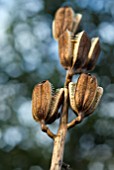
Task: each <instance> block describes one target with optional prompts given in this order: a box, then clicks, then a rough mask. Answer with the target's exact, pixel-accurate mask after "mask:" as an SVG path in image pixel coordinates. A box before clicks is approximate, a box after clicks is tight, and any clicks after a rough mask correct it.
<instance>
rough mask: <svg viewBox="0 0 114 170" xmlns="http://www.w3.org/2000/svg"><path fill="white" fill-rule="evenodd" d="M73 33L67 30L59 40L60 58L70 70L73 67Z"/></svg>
mask: <svg viewBox="0 0 114 170" xmlns="http://www.w3.org/2000/svg"><path fill="white" fill-rule="evenodd" d="M71 38H72V37H71V32H70V31H68V30H66V31H65V32H64V33H63V34H62V35H61V36H60V38H59V41H58V43H59V56H60V63H61V65H62V66H63V67H64V68H65V69H68V68H70V67H71V66H72V50H73V43H72V42H71Z"/></svg>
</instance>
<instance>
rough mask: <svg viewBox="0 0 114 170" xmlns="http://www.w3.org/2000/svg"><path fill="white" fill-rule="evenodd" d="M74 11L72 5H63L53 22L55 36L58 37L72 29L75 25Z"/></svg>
mask: <svg viewBox="0 0 114 170" xmlns="http://www.w3.org/2000/svg"><path fill="white" fill-rule="evenodd" d="M73 18H74V11H73V10H72V8H70V7H61V8H59V9H58V10H57V12H56V14H55V20H54V22H53V36H54V38H55V39H58V38H59V37H60V35H61V34H62V33H64V31H66V30H69V31H71V29H72V27H73Z"/></svg>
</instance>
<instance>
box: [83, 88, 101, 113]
mask: <svg viewBox="0 0 114 170" xmlns="http://www.w3.org/2000/svg"><path fill="white" fill-rule="evenodd" d="M102 95H103V88H102V87H97V93H96V96H95V98H94V100H93V102H92V104H91V106H90V108H89V109H88V110H87V111H86V112H85V116H88V115H90V114H92V113H93V112H94V111H95V109H96V108H97V106H98V104H99V102H100V99H101V97H102Z"/></svg>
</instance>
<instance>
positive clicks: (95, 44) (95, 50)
mask: <svg viewBox="0 0 114 170" xmlns="http://www.w3.org/2000/svg"><path fill="white" fill-rule="evenodd" d="M99 54H100V42H99V38H98V37H96V38H92V40H91V48H90V51H89V54H88V60H87V63H86V64H85V66H84V67H85V68H86V69H87V70H93V69H94V68H95V64H96V61H97V59H98V57H99Z"/></svg>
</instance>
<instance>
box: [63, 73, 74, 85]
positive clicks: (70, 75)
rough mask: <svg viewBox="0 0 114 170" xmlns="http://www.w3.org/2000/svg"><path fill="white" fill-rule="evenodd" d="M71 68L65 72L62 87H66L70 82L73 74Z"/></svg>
mask: <svg viewBox="0 0 114 170" xmlns="http://www.w3.org/2000/svg"><path fill="white" fill-rule="evenodd" d="M73 74H74V73H73V70H68V71H67V73H66V80H65V84H64V87H68V84H69V83H70V82H71V80H72V76H73Z"/></svg>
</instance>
